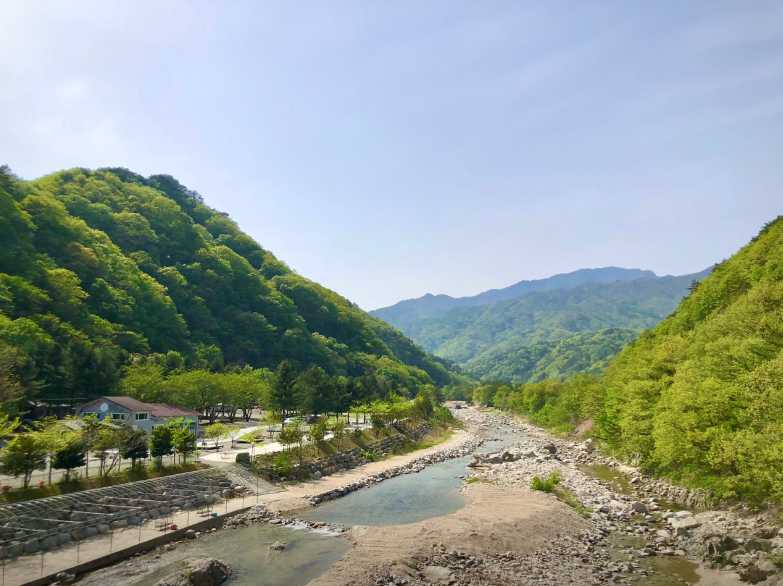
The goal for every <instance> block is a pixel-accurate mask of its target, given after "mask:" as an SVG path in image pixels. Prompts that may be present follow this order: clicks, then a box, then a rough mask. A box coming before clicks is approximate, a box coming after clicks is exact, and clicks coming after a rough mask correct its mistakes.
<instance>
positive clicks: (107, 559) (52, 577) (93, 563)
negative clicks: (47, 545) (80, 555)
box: [25, 507, 250, 586]
mask: <svg viewBox="0 0 783 586" xmlns="http://www.w3.org/2000/svg"><path fill="white" fill-rule="evenodd" d="M249 509H250V507H245V508H243V509H238V510H236V511H231V512H230V513H227V514H224V515H220V516H218V517H211V518H209V519H205V520H204V521H200V522H198V523H194V524H192V525H189V526H188V527H183V528H181V529H177V530H176V531H171V532H169V533H165V534H163V535H159V536H158V537H154V538H152V539H148V540H147V541H142V542H141V543H137V544H136V545H132V546H131V547H126V548H125V549H119V550H117V551H113V552H111V553H109V554H106V555H104V556H101V557H99V558H95V559H92V560H89V561H86V562H82V563H80V564H77V565H75V566H72V567H70V568H67V569H65V570H62V569H61V570H57V572H56V573H53V574H49V575H48V576H43V577H42V578H38V579H36V580H31V581H30V582H26V583H25V586H44V585H46V584H52V583H53V582H56V581H57V575H58V574H60V573H61V572H68V573H69V574H74V575H75V576H81V575H82V574H86V573H87V572H94V571H95V570H100V569H101V568H105V567H107V566H111V565H113V564H116V563H117V562H121V561H123V560H126V559H128V558H130V557H133V556H134V555H136V554H139V553H144V552H145V551H149V550H151V549H155V548H156V547H160V546H161V545H165V544H166V543H169V542H171V541H177V540H179V539H182V538H184V537H185V532H186V531H188V530H191V529H192V530H193V531H204V530H206V529H212V528H213V527H215V528H217V527H221V526H222V525H223V523H224V521H225V520H226V519H228V518H230V517H233V516H235V515H239V514H241V513H244V512H245V511H248V510H249Z"/></svg>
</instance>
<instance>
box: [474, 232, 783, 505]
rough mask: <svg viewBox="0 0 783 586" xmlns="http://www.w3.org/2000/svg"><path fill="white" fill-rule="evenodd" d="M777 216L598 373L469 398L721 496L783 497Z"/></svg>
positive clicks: (489, 389)
mask: <svg viewBox="0 0 783 586" xmlns="http://www.w3.org/2000/svg"><path fill="white" fill-rule="evenodd" d="M782 350H783V218H778V219H776V220H775V221H773V222H770V223H769V224H767V225H766V226H765V227H764V228H763V229H762V230H761V232H760V233H759V234H758V236H756V237H755V238H754V239H753V240H752V241H751V242H750V243H749V244H748V245H747V246H745V247H744V248H743V249H741V250H740V251H739V252H738V253H737V254H735V255H734V256H732V257H731V258H730V259H728V260H726V261H724V262H723V263H721V264H719V265H717V266H716V267H715V269H714V271H713V273H712V274H711V275H710V276H708V277H707V278H705V279H704V280H703V281H702V282H701V283H699V284H698V285H697V286H695V287H693V288H692V290H691V292H690V294H689V295H688V297H687V298H686V299H685V300H683V302H682V303H681V304H680V306H679V307H678V309H677V310H676V311H675V312H674V313H673V314H672V315H671V316H669V317H668V318H667V319H665V320H664V321H663V322H662V323H661V324H659V325H658V326H656V327H655V328H653V329H652V330H649V331H647V332H645V333H643V334H642V335H641V336H640V337H639V338H638V339H637V340H636V341H634V342H633V343H631V344H630V345H629V346H628V347H626V348H625V349H624V350H623V351H622V352H621V353H620V354H619V355H618V356H617V357H616V358H614V359H613V360H612V361H611V362H610V363H609V365H608V367H607V369H606V371H605V372H604V373H603V374H602V375H599V376H587V375H581V376H577V377H573V378H571V379H568V380H565V381H560V380H547V381H543V382H540V383H535V384H527V385H519V386H509V385H502V384H498V385H482V386H479V387H477V388H476V389H475V391H474V400H475V401H476V402H478V403H481V404H488V405H495V406H497V407H500V408H502V409H508V410H511V411H514V412H517V413H520V414H522V415H525V416H527V417H529V418H530V419H531V420H532V421H533V422H535V423H537V424H540V425H542V426H545V427H548V428H550V429H554V430H557V431H561V432H567V431H572V430H574V429H575V428H576V426H577V425H580V424H581V423H582V422H585V421H589V422H591V423H592V432H591V433H592V434H593V435H594V436H595V437H596V438H597V439H599V440H600V441H601V443H602V444H603V446H604V447H605V448H606V449H608V450H609V451H610V452H611V453H613V454H615V455H617V456H619V457H621V458H624V459H626V460H628V461H631V462H633V463H637V464H639V465H640V466H642V468H643V469H645V470H647V471H649V472H652V473H655V474H659V475H664V476H667V477H669V478H671V479H673V480H674V481H676V482H679V483H682V484H685V485H687V486H691V487H698V488H705V489H708V490H710V491H712V492H713V494H715V495H716V496H717V497H718V498H724V499H742V500H745V501H750V502H754V503H762V502H766V501H775V502H780V501H781V500H783V351H782Z"/></svg>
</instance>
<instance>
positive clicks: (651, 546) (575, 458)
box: [469, 414, 783, 585]
mask: <svg viewBox="0 0 783 586" xmlns="http://www.w3.org/2000/svg"><path fill="white" fill-rule="evenodd" d="M484 415H486V416H487V417H488V418H489V420H492V421H494V423H493V424H492V425H494V426H497V427H511V428H513V429H515V430H516V431H517V432H518V433H519V437H520V440H519V441H518V442H517V443H516V445H514V446H513V447H509V448H506V449H505V450H503V451H500V452H497V453H494V454H487V455H476V456H475V457H474V462H473V463H472V465H471V467H470V472H469V474H470V476H475V477H477V478H480V479H482V480H485V481H489V482H492V483H494V484H497V485H500V486H504V485H506V486H520V485H523V486H529V485H530V482H531V480H532V478H533V477H534V476H540V477H542V478H544V477H546V476H548V475H549V474H551V473H553V472H556V473H557V474H558V475H559V476H560V478H561V483H560V486H562V487H564V488H566V489H568V490H569V491H570V492H571V493H573V494H574V495H575V496H576V498H577V499H578V500H579V501H580V502H581V503H582V504H583V505H584V506H586V507H587V508H588V509H590V511H591V513H590V520H591V522H592V525H593V526H594V527H595V529H596V530H597V531H598V532H599V533H600V534H601V535H603V536H608V535H610V534H614V535H617V534H625V535H631V536H634V537H636V538H638V539H640V540H641V545H640V546H639V547H627V548H625V551H626V553H628V554H629V556H628V559H630V561H629V562H627V563H628V564H630V565H629V567H624V568H622V570H623V571H628V572H634V573H637V572H639V571H641V570H640V567H639V565H638V561H639V560H641V559H643V558H645V557H649V556H655V555H679V556H688V557H690V558H692V559H696V560H699V561H702V562H705V563H706V564H707V565H709V566H710V567H712V568H716V569H725V570H731V571H734V572H737V573H738V574H739V576H740V577H741V579H742V580H744V581H746V582H750V583H754V584H755V583H763V584H769V585H772V584H778V583H780V584H782V585H783V579H782V578H783V577H782V576H781V574H780V571H781V568H780V567H779V565H778V564H780V565H783V530H781V529H779V524H780V522H779V521H777V522H775V520H774V519H772V518H771V517H770V516H769V515H765V514H751V513H750V512H749V511H747V510H745V509H742V508H736V509H734V510H705V511H700V512H692V511H687V510H681V511H672V510H669V507H671V504H672V502H671V500H670V499H672V497H673V496H676V497H677V498H676V499H674V500H675V501H676V502H680V503H683V502H684V503H690V504H692V505H693V504H700V505H705V504H707V503H709V502H710V498H709V495H708V494H707V493H705V492H700V491H691V490H687V489H684V488H681V487H675V486H673V485H671V484H669V483H667V482H665V481H663V480H657V479H651V478H649V477H647V476H645V475H644V474H642V473H641V472H639V471H638V470H637V469H635V468H633V467H630V466H626V465H623V464H620V463H618V462H614V461H612V460H610V459H609V458H606V457H605V456H602V455H600V454H598V453H597V452H595V450H594V446H593V444H592V441H590V440H588V441H586V442H581V443H577V442H571V441H567V440H561V439H553V438H552V437H551V436H550V435H549V434H547V433H546V432H544V431H543V430H541V429H539V428H537V427H535V426H532V425H528V424H523V423H519V422H517V421H514V420H513V419H511V418H509V417H506V416H504V415H491V414H484ZM595 464H602V465H604V466H609V467H611V468H612V469H614V470H615V471H616V472H618V473H619V475H620V476H623V477H624V478H625V480H626V484H627V486H626V490H624V491H623V493H620V492H618V490H616V486H614V485H612V484H610V483H608V482H605V481H602V480H599V479H597V478H595V477H594V476H592V475H590V474H589V473H587V472H586V471H585V470H586V469H585V466H586V465H595ZM602 541H603V542H604V545H606V546H607V547H609V545H608V544H606V543H605V542H606V539H603V540H602ZM779 581H780V582H779Z"/></svg>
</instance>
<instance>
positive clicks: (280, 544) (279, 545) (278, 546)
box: [269, 541, 288, 551]
mask: <svg viewBox="0 0 783 586" xmlns="http://www.w3.org/2000/svg"><path fill="white" fill-rule="evenodd" d="M286 547H288V544H287V543H285V542H284V541H275V542H274V543H272V544H271V545H270V546H269V549H271V550H274V551H283V550H284V549H285V548H286Z"/></svg>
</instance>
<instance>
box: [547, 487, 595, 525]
mask: <svg viewBox="0 0 783 586" xmlns="http://www.w3.org/2000/svg"><path fill="white" fill-rule="evenodd" d="M552 492H553V493H554V495H555V496H556V497H557V498H558V499H559V500H560V501H561V502H564V503H565V504H567V505H568V506H569V507H571V508H572V509H574V510H575V511H576V512H577V513H579V515H581V516H582V517H584V518H585V519H587V518H589V517H590V513H591V512H592V511H591V510H590V508H589V507H586V506H584V505H583V504H582V502H581V501H580V500H579V499H578V498H576V495H575V494H574V493H573V492H571V491H570V490H568V489H567V488H563V487H562V486H557V487H555V489H554V490H553V491H552Z"/></svg>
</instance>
